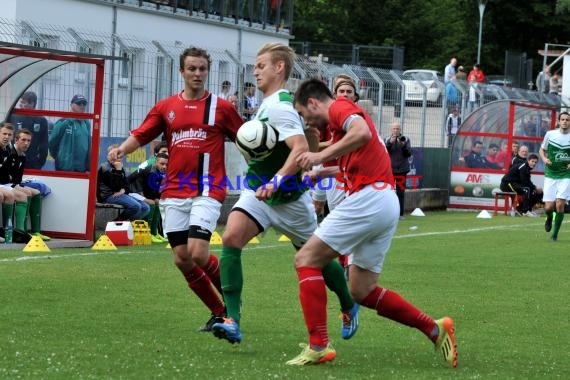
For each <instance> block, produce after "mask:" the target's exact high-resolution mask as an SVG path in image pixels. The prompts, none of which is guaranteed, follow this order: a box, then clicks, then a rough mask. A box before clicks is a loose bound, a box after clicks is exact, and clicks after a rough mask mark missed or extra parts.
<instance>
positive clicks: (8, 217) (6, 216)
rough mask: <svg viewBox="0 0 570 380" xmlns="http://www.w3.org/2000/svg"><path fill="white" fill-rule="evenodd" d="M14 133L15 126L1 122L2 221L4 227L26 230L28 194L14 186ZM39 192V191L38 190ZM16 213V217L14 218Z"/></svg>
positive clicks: (0, 179)
mask: <svg viewBox="0 0 570 380" xmlns="http://www.w3.org/2000/svg"><path fill="white" fill-rule="evenodd" d="M13 135H14V127H13V126H12V124H10V123H2V124H0V193H2V196H3V198H4V203H3V204H2V222H3V225H4V227H6V226H8V225H10V224H11V225H13V226H15V227H16V228H18V229H20V230H22V231H25V225H26V224H25V223H26V214H27V210H28V195H27V194H26V193H25V192H24V191H20V188H21V187H20V186H17V188H16V186H14V185H13V184H12V181H13V172H12V167H13V165H14V162H13V156H12V147H11V146H10V141H12V136H13ZM38 193H39V192H38ZM14 214H16V218H15V220H14Z"/></svg>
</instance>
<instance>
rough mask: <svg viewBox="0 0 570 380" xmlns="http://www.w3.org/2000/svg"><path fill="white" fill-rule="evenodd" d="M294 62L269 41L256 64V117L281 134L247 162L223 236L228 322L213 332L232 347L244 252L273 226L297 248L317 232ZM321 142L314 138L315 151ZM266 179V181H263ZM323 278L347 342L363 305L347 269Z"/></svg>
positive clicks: (237, 337) (333, 267)
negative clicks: (292, 84)
mask: <svg viewBox="0 0 570 380" xmlns="http://www.w3.org/2000/svg"><path fill="white" fill-rule="evenodd" d="M294 59H295V53H294V51H293V49H291V48H290V47H289V46H287V45H283V44H278V43H268V44H265V45H264V46H262V47H261V49H260V50H259V51H258V53H257V57H256V60H255V68H254V72H253V74H254V76H255V78H256V81H257V87H258V89H259V90H260V91H261V92H262V93H263V95H264V99H263V102H262V103H261V105H260V107H259V109H258V112H257V114H256V115H255V118H257V119H259V120H262V121H266V122H267V123H269V124H270V125H271V126H273V127H274V128H275V129H276V130H277V131H278V133H279V137H278V140H279V141H278V143H277V146H276V147H275V148H274V150H273V151H272V153H271V154H270V155H269V156H268V157H266V158H265V159H263V160H260V161H255V160H250V161H249V162H248V171H247V177H246V178H248V188H247V189H244V190H242V193H241V195H240V198H239V200H238V201H237V202H236V204H235V205H234V207H233V209H232V211H231V213H230V215H229V217H228V222H227V224H226V229H225V231H224V234H223V236H222V241H223V248H222V256H221V259H220V274H221V281H222V290H223V294H224V302H225V304H226V308H227V318H225V319H224V322H223V323H215V324H214V325H213V326H212V330H213V333H214V335H215V336H216V337H218V338H220V339H226V340H227V341H229V342H230V343H232V344H233V343H240V342H241V340H242V333H241V330H240V327H239V323H240V317H241V315H240V307H241V292H242V288H243V272H242V265H241V253H242V248H243V247H245V245H246V244H247V243H248V242H249V241H250V240H251V239H252V238H253V237H255V236H256V235H258V234H259V233H262V232H264V231H266V230H267V229H268V228H269V227H271V226H273V228H275V229H276V230H278V231H279V232H281V233H283V234H284V235H286V236H287V237H288V238H289V239H291V242H292V243H293V245H294V246H295V248H297V249H299V248H300V247H301V246H302V245H303V244H304V243H305V242H306V241H307V240H308V239H309V238H310V237H311V234H312V233H313V231H314V230H315V229H316V228H317V220H316V214H315V211H314V208H313V205H312V202H311V197H310V196H309V194H308V192H306V191H305V190H307V189H306V186H303V185H302V179H301V168H300V167H299V166H298V165H297V162H296V158H297V156H298V155H300V154H301V153H303V152H308V151H309V144H308V142H307V138H306V137H305V131H304V128H303V122H302V121H301V118H300V116H299V114H298V113H297V111H296V110H295V108H294V107H293V98H292V96H291V94H290V93H289V91H287V90H285V85H286V83H287V79H288V78H289V75H290V73H291V70H292V68H293V63H294ZM317 144H318V138H316V136H315V141H314V145H315V147H316V145H317ZM264 177H265V181H266V182H267V181H269V182H268V183H265V184H263V183H262V179H263V178H264ZM267 270H275V269H274V268H267ZM323 275H324V278H325V281H326V284H327V286H328V287H329V289H331V290H332V291H333V292H335V293H336V294H337V296H338V297H339V300H340V303H341V310H342V314H343V324H342V328H341V335H342V337H343V338H344V339H349V338H350V337H351V336H352V335H354V333H355V332H356V329H357V327H358V310H359V305H358V304H356V303H355V302H354V300H353V299H352V297H351V296H350V292H349V291H348V286H347V284H346V280H345V278H344V271H343V269H342V267H341V266H340V265H339V264H338V262H331V263H330V265H328V266H326V267H325V268H324V271H323Z"/></svg>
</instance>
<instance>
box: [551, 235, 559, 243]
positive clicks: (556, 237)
mask: <svg viewBox="0 0 570 380" xmlns="http://www.w3.org/2000/svg"><path fill="white" fill-rule="evenodd" d="M550 241H551V242H553V243H556V242H557V241H558V236H551V237H550Z"/></svg>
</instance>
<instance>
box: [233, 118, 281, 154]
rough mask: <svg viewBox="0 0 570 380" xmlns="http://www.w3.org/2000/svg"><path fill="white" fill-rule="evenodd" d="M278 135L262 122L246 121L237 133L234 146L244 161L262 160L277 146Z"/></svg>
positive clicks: (273, 129)
mask: <svg viewBox="0 0 570 380" xmlns="http://www.w3.org/2000/svg"><path fill="white" fill-rule="evenodd" d="M277 138H278V133H277V130H275V128H273V127H272V126H271V125H269V124H268V123H266V122H264V121H260V120H257V119H255V120H250V121H246V122H245V123H244V124H243V125H242V126H241V127H240V128H239V129H238V131H237V136H236V146H237V148H238V149H239V151H240V152H241V153H242V154H243V156H244V157H245V159H246V161H249V160H262V159H264V158H265V157H267V156H269V155H270V154H271V152H272V151H273V148H275V145H277Z"/></svg>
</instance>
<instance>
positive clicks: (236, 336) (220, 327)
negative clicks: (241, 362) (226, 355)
mask: <svg viewBox="0 0 570 380" xmlns="http://www.w3.org/2000/svg"><path fill="white" fill-rule="evenodd" d="M212 332H213V333H214V336H215V337H216V338H218V339H225V340H227V341H228V342H230V343H231V344H236V343H241V339H242V335H241V331H240V329H239V325H238V324H237V323H236V321H234V319H233V318H224V322H223V323H214V325H213V326H212Z"/></svg>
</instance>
